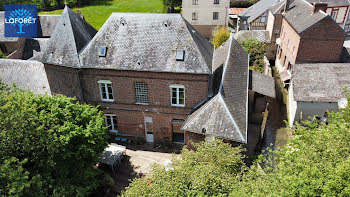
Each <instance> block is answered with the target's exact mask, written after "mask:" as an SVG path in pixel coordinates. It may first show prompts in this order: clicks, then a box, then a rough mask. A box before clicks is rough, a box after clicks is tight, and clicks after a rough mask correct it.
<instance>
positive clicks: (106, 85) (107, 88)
mask: <svg viewBox="0 0 350 197" xmlns="http://www.w3.org/2000/svg"><path fill="white" fill-rule="evenodd" d="M98 85H99V88H100V95H101V100H102V101H107V102H113V101H114V99H113V90H112V82H111V81H106V80H100V81H98Z"/></svg>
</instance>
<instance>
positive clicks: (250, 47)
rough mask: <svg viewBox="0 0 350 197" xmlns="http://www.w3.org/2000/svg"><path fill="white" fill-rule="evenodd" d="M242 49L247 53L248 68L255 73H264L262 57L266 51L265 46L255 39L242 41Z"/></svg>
mask: <svg viewBox="0 0 350 197" xmlns="http://www.w3.org/2000/svg"><path fill="white" fill-rule="evenodd" d="M241 45H242V47H243V48H244V49H245V50H246V51H247V52H248V53H249V55H250V56H249V67H250V69H251V70H254V71H257V72H261V73H263V72H264V55H265V53H266V51H267V45H266V44H264V43H261V42H260V41H258V40H257V39H256V38H250V39H247V40H244V41H243V42H242V43H241Z"/></svg>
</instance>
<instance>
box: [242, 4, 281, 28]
mask: <svg viewBox="0 0 350 197" xmlns="http://www.w3.org/2000/svg"><path fill="white" fill-rule="evenodd" d="M280 1H281V0H260V1H258V2H257V3H255V4H254V5H252V6H250V7H249V8H247V9H246V10H244V11H243V12H241V13H240V14H239V15H240V16H246V17H249V18H248V23H251V22H252V21H254V20H255V19H257V18H258V17H259V16H260V15H262V14H263V13H264V12H266V11H267V10H269V9H270V8H271V6H273V5H275V4H276V3H278V2H280Z"/></svg>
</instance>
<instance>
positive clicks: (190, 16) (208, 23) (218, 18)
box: [182, 0, 230, 38]
mask: <svg viewBox="0 0 350 197" xmlns="http://www.w3.org/2000/svg"><path fill="white" fill-rule="evenodd" d="M229 8H230V0H183V1H182V16H183V17H184V18H185V19H186V20H187V21H188V22H189V23H190V24H191V25H193V26H194V27H195V28H196V29H197V30H198V31H199V32H200V33H201V34H202V35H203V36H204V37H206V38H211V37H212V35H213V33H215V32H216V30H217V28H216V27H217V26H226V25H227V23H228V18H229Z"/></svg>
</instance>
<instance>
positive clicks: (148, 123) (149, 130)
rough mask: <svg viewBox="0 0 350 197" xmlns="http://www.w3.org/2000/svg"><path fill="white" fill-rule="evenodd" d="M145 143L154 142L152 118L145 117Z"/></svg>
mask: <svg viewBox="0 0 350 197" xmlns="http://www.w3.org/2000/svg"><path fill="white" fill-rule="evenodd" d="M145 132H146V142H154V136H153V121H152V117H145Z"/></svg>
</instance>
